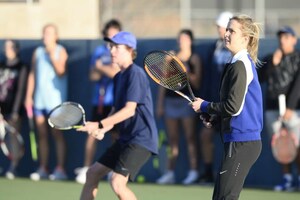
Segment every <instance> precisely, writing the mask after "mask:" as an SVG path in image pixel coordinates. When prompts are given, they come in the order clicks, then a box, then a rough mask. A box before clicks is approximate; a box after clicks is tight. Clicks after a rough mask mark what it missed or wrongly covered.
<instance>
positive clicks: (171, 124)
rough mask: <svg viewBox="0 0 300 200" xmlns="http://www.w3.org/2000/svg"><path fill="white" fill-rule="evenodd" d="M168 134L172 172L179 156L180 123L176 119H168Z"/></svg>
mask: <svg viewBox="0 0 300 200" xmlns="http://www.w3.org/2000/svg"><path fill="white" fill-rule="evenodd" d="M166 125H167V133H168V136H169V144H170V148H171V157H170V158H169V166H168V168H169V169H170V170H174V169H175V165H176V160H177V158H178V154H179V146H178V143H179V123H178V120H176V119H166Z"/></svg>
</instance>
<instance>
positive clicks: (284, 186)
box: [274, 174, 295, 192]
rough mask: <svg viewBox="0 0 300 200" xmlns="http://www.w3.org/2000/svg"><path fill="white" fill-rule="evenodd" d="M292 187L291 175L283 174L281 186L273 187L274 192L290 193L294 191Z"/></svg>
mask: <svg viewBox="0 0 300 200" xmlns="http://www.w3.org/2000/svg"><path fill="white" fill-rule="evenodd" d="M294 189H295V188H294V186H293V177H292V175H291V174H285V175H284V176H283V181H282V183H281V184H279V185H276V186H275V187H274V191H278V192H280V191H287V192H291V191H294Z"/></svg>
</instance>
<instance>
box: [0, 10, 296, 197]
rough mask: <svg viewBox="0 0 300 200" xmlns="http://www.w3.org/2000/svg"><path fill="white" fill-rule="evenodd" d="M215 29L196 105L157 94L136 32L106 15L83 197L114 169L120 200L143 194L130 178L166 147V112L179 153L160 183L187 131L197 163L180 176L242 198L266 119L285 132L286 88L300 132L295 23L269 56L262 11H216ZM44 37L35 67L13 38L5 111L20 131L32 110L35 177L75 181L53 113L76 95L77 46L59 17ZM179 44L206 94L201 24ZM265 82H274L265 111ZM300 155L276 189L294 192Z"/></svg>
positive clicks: (1, 97)
mask: <svg viewBox="0 0 300 200" xmlns="http://www.w3.org/2000/svg"><path fill="white" fill-rule="evenodd" d="M216 30H217V33H218V36H219V37H218V39H217V40H216V41H215V45H214V47H213V49H210V50H209V54H210V55H209V59H208V63H207V65H208V66H209V70H210V71H209V73H208V74H209V76H210V78H211V79H212V80H213V81H211V82H210V83H211V85H210V90H209V94H207V96H206V97H201V98H198V97H197V98H196V99H195V100H194V101H193V102H192V103H191V104H188V103H187V102H186V100H185V99H183V98H181V97H180V96H178V95H177V94H176V93H174V92H173V91H170V90H167V89H165V88H163V87H159V89H158V94H157V99H156V101H155V100H154V99H152V94H151V91H150V83H149V81H148V78H147V77H146V74H145V72H144V71H143V70H142V69H143V68H142V67H140V66H138V65H136V64H135V63H134V59H135V58H136V53H137V52H136V50H137V40H136V38H135V36H134V35H133V34H132V33H130V32H126V31H122V25H121V23H120V22H119V21H118V20H115V19H113V20H110V21H108V22H107V23H106V25H105V26H104V28H103V31H102V36H103V40H104V43H103V44H102V45H100V46H98V47H97V48H96V49H95V50H94V52H93V54H92V57H91V62H90V66H87V67H89V68H90V70H89V71H90V73H89V75H88V76H89V79H90V81H91V82H93V83H94V84H93V95H92V97H91V102H90V103H91V107H92V118H91V121H88V122H87V123H86V124H85V126H84V127H82V128H80V129H78V131H83V132H87V133H88V134H87V139H86V143H85V146H83V147H82V148H83V149H84V151H85V156H84V161H83V163H82V168H79V169H77V170H76V174H77V176H76V178H75V179H76V181H77V182H78V183H81V184H84V187H83V190H82V194H81V199H93V198H94V197H95V195H96V193H97V188H98V182H99V181H100V180H101V179H102V178H103V177H104V176H106V175H108V176H109V180H110V181H111V185H112V189H113V191H114V192H115V194H116V195H117V196H118V197H119V199H136V197H135V195H134V193H133V192H132V191H131V190H130V189H129V188H128V187H127V183H128V181H130V180H132V181H133V180H134V179H135V176H136V175H137V173H138V172H139V170H140V168H141V167H142V166H143V165H144V163H145V162H146V161H147V160H148V159H149V158H150V157H151V155H157V154H158V141H157V137H158V134H157V127H156V120H158V119H159V118H162V119H163V121H164V124H165V127H166V133H167V139H168V145H169V147H170V154H169V156H168V160H167V163H168V164H167V169H166V171H165V172H164V173H163V174H161V177H159V178H158V179H157V180H156V183H158V184H173V183H176V182H177V181H176V173H175V171H176V170H175V168H176V165H178V164H179V163H178V162H176V161H177V159H178V156H179V152H180V151H181V149H180V147H179V146H180V145H179V141H180V134H181V132H183V134H184V137H185V141H186V145H185V146H186V148H187V155H188V167H189V169H188V170H187V174H186V177H185V178H184V179H183V180H181V183H182V184H184V185H190V184H194V183H198V182H205V183H215V188H214V194H213V199H222V198H225V197H226V198H230V199H238V197H239V194H240V192H241V190H242V188H243V184H244V181H245V178H246V177H247V174H248V173H249V170H250V169H251V167H252V165H253V164H254V163H255V161H256V160H257V159H258V157H259V155H260V152H261V148H262V143H261V132H262V130H263V127H264V126H265V127H266V128H267V132H268V133H269V135H270V139H271V138H272V134H274V133H275V132H276V131H278V130H276V126H274V122H275V121H276V120H278V118H279V107H278V96H279V95H280V94H284V95H285V96H286V107H287V109H286V111H285V113H284V114H283V116H281V119H282V120H283V121H284V122H285V124H286V125H288V126H289V127H290V129H291V130H292V131H294V132H296V133H297V134H298V135H299V134H300V133H299V132H300V128H299V125H298V124H299V123H298V121H299V120H300V119H299V114H300V110H299V108H300V107H299V106H300V104H299V98H300V93H299V91H298V88H299V87H300V53H299V52H298V51H297V50H296V48H295V46H296V43H297V36H296V33H295V31H294V30H293V29H292V28H291V27H289V26H284V27H282V28H280V29H279V30H278V32H277V36H278V41H279V47H278V49H276V50H275V51H274V53H273V54H272V55H269V56H267V57H266V58H264V59H262V60H261V61H260V60H258V55H257V54H258V45H259V30H260V29H259V26H258V24H257V23H255V22H254V21H253V19H251V18H250V17H248V16H244V15H237V16H236V15H233V14H232V13H230V12H223V13H221V14H220V15H219V16H218V17H217V18H216ZM42 36H43V39H42V42H43V45H41V46H39V47H37V48H36V49H35V51H34V53H33V56H32V63H31V64H30V67H28V66H26V65H25V64H24V63H23V62H22V61H21V60H20V58H19V49H20V47H19V44H18V42H17V41H14V40H6V41H5V45H4V57H5V59H4V61H3V62H1V65H0V106H1V113H2V114H3V116H4V118H5V119H6V120H7V121H8V122H9V123H10V124H11V125H12V126H13V127H15V128H16V130H18V131H20V130H21V122H22V119H23V118H24V116H25V114H26V111H27V112H29V111H30V110H32V111H33V114H34V121H35V127H36V133H37V138H38V158H39V159H38V160H39V167H38V169H37V170H36V171H35V172H33V173H32V174H30V178H31V179H32V180H34V181H38V180H40V179H48V178H49V179H50V180H66V179H68V177H67V174H66V172H65V160H66V149H67V147H66V144H65V139H64V136H63V134H62V133H61V132H60V131H58V130H55V129H50V128H49V126H48V124H47V116H48V114H49V113H50V111H51V110H52V109H53V108H54V107H55V106H57V105H59V104H61V103H62V102H64V101H67V99H68V97H67V91H68V74H67V60H68V52H67V50H66V48H65V47H64V46H62V45H61V44H59V43H58V42H57V41H58V29H57V27H56V26H55V25H54V24H47V25H45V26H44V28H43V32H42ZM177 42H178V48H177V49H174V50H172V51H171V53H173V54H174V55H176V56H177V57H178V58H179V59H180V60H181V61H182V63H183V64H184V65H185V67H186V69H187V74H188V77H189V81H190V83H191V86H192V89H193V91H195V93H196V96H199V95H200V93H201V89H202V88H203V87H205V86H202V85H201V83H202V82H203V81H202V79H203V74H204V73H207V72H205V71H204V69H205V68H204V66H203V62H202V58H201V57H200V56H199V55H198V54H197V53H196V52H195V51H194V36H193V32H192V30H190V29H182V30H180V31H179V34H178V37H177ZM263 83H266V84H267V92H266V103H265V105H266V107H265V112H263V111H264V109H263V105H264V103H263V95H262V89H261V84H263ZM182 92H183V93H186V94H188V93H189V92H188V91H185V90H183V91H182ZM49 96H51V98H49ZM202 98H203V99H202ZM204 99H205V100H204ZM154 101H155V102H156V108H155V109H154V105H153V102H154ZM154 110H155V112H154ZM154 113H155V114H154ZM197 113H201V114H202V113H205V114H207V115H206V116H205V117H204V118H202V120H203V121H204V122H210V123H211V124H213V127H208V126H206V123H203V124H202V122H201V120H199V117H198V115H197ZM264 115H265V122H263V118H264ZM181 130H183V131H181ZM49 132H51V135H52V136H53V139H54V142H55V152H56V156H55V157H56V159H57V161H56V167H55V168H54V169H53V171H49V167H48V162H49V152H50V150H49V148H50V145H49V137H48V136H49ZM106 132H110V134H111V136H112V141H111V146H110V147H109V148H108V149H107V151H105V153H104V154H103V155H101V157H100V158H99V159H97V160H96V159H95V158H94V157H95V151H96V144H97V141H98V140H102V139H103V137H104V136H105V133H106ZM220 132H221V133H222V134H221V141H222V142H223V144H224V147H223V149H224V155H223V158H222V162H221V167H220V170H219V171H218V173H217V174H215V172H214V163H213V160H214V159H213V158H214V137H215V136H218V135H219V134H218V133H220ZM198 138H199V140H198ZM298 139H299V138H298ZM198 153H200V155H201V156H198ZM21 157H22V152H21V153H20V152H15V155H14V156H13V160H12V163H11V165H10V167H9V168H8V169H7V172H6V177H7V178H10V179H13V178H14V177H15V175H16V174H17V172H16V166H17V165H18V162H19V160H20V158H21ZM199 158H201V159H202V160H201V161H200V160H199ZM295 163H296V166H297V167H298V173H299V175H298V177H297V178H296V179H295V178H294V177H293V174H292V172H291V165H292V163H291V164H288V165H283V166H282V173H283V182H282V183H280V184H278V185H276V186H275V187H274V189H275V190H276V191H290V190H293V189H294V187H295V183H297V182H298V184H299V185H300V150H299V152H298V156H297V158H296V159H295ZM200 165H201V166H200ZM199 169H200V170H199ZM200 172H202V174H201V173H200ZM232 174H235V175H234V176H231V175H232ZM225 186H226V187H225ZM299 188H300V187H299Z"/></svg>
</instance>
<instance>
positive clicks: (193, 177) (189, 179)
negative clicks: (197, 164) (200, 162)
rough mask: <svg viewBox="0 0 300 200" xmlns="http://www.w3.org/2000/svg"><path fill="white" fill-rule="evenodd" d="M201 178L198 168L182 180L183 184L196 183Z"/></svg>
mask: <svg viewBox="0 0 300 200" xmlns="http://www.w3.org/2000/svg"><path fill="white" fill-rule="evenodd" d="M198 178H199V174H198V172H197V171H196V170H190V171H189V173H188V175H187V177H186V178H185V179H184V180H183V181H182V184H183V185H190V184H193V183H195V182H196V181H197V180H198Z"/></svg>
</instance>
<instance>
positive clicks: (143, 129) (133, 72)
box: [114, 64, 158, 154]
mask: <svg viewBox="0 0 300 200" xmlns="http://www.w3.org/2000/svg"><path fill="white" fill-rule="evenodd" d="M114 85H115V88H114V97H115V101H114V107H115V109H116V111H119V110H120V109H122V108H123V107H124V106H125V104H126V102H129V101H131V102H136V103H137V108H136V111H135V114H134V116H132V117H130V118H129V119H127V120H125V121H123V122H121V123H119V124H118V125H117V126H118V128H119V130H120V138H119V142H120V143H122V144H129V143H135V144H139V145H141V146H143V147H145V148H146V149H148V150H149V151H151V152H152V153H154V154H157V153H158V134H157V127H156V123H155V119H154V114H153V101H152V95H151V90H150V84H149V80H148V77H147V76H146V74H145V72H144V70H143V69H142V68H141V67H139V66H137V65H136V64H132V65H131V66H129V67H128V68H127V69H126V70H125V71H123V72H119V73H118V74H117V75H116V76H115V77H114Z"/></svg>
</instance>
